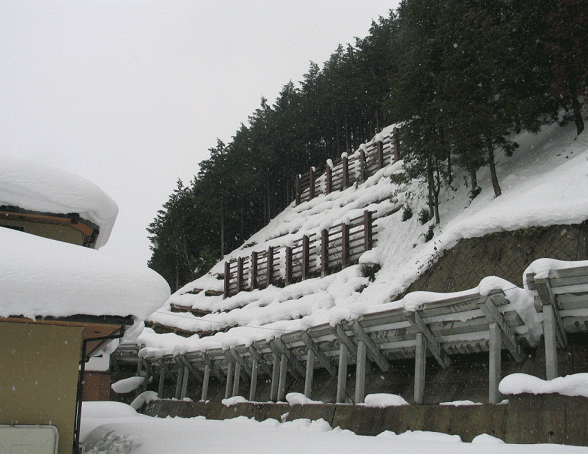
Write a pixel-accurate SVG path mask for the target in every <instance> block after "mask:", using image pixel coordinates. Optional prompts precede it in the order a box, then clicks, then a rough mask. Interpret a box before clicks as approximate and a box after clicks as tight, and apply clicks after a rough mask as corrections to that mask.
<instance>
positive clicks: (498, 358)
mask: <svg viewBox="0 0 588 454" xmlns="http://www.w3.org/2000/svg"><path fill="white" fill-rule="evenodd" d="M488 331H489V333H490V334H489V335H490V337H489V350H490V351H489V355H490V358H489V367H488V369H489V371H488V373H489V377H488V402H489V403H491V404H497V403H498V402H500V400H501V399H500V391H499V390H498V385H499V383H500V379H501V377H502V349H501V347H502V331H501V330H500V326H498V323H496V322H490V324H489V325H488Z"/></svg>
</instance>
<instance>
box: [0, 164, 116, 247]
mask: <svg viewBox="0 0 588 454" xmlns="http://www.w3.org/2000/svg"><path fill="white" fill-rule="evenodd" d="M0 205H8V206H17V207H19V208H22V209H25V210H30V211H39V212H43V213H53V214H69V213H77V214H79V215H80V217H82V218H83V219H85V220H87V221H91V222H93V223H94V224H96V225H98V227H99V228H100V234H99V235H98V238H97V241H96V245H95V248H96V249H98V248H100V247H102V246H104V245H105V244H106V242H107V241H108V238H109V237H110V233H111V231H112V227H113V225H114V222H115V221H116V216H117V215H118V206H117V205H116V203H115V202H114V200H112V199H111V198H110V197H109V196H108V195H107V194H106V193H105V192H104V191H102V189H100V188H99V187H98V186H96V185H95V184H94V183H92V182H91V181H89V180H86V179H85V178H83V177H80V176H78V175H75V174H73V173H70V172H66V171H64V170H60V169H56V168H54V167H50V166H47V165H44V164H39V163H36V162H31V161H26V160H24V159H19V158H15V157H9V156H0Z"/></svg>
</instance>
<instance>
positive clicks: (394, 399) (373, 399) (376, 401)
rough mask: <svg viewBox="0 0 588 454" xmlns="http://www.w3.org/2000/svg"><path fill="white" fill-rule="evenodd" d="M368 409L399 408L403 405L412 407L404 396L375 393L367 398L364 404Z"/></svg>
mask: <svg viewBox="0 0 588 454" xmlns="http://www.w3.org/2000/svg"><path fill="white" fill-rule="evenodd" d="M361 405H364V406H366V407H378V408H384V407H399V406H401V405H410V404H409V403H408V402H407V401H406V400H405V399H404V398H403V397H402V396H399V395H397V394H386V393H375V394H368V395H367V396H365V399H364V403H363V404H361Z"/></svg>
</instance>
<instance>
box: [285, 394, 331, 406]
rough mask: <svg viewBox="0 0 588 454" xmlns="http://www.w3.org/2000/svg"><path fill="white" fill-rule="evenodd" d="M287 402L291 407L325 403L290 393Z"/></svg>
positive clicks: (287, 395)
mask: <svg viewBox="0 0 588 454" xmlns="http://www.w3.org/2000/svg"><path fill="white" fill-rule="evenodd" d="M286 402H288V403H289V404H290V405H320V404H322V403H323V402H321V401H320V400H312V399H309V398H308V397H306V396H305V395H304V394H301V393H288V394H286Z"/></svg>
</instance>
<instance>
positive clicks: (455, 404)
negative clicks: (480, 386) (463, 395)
mask: <svg viewBox="0 0 588 454" xmlns="http://www.w3.org/2000/svg"><path fill="white" fill-rule="evenodd" d="M439 405H446V406H451V407H462V406H468V405H482V403H481V402H473V401H471V400H454V401H452V402H441V403H440V404H439Z"/></svg>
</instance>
